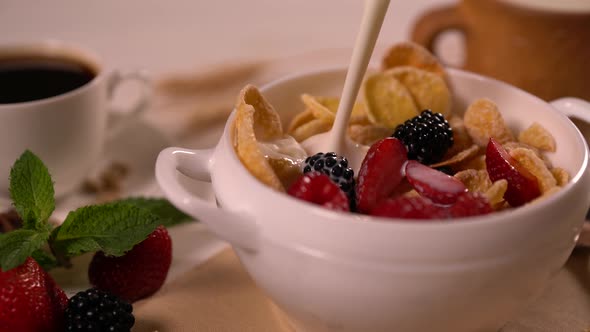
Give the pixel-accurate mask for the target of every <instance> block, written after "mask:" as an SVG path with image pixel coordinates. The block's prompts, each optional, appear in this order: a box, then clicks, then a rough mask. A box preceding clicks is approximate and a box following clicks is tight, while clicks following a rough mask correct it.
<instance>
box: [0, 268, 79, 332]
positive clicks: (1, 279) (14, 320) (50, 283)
mask: <svg viewBox="0 0 590 332" xmlns="http://www.w3.org/2000/svg"><path fill="white" fill-rule="evenodd" d="M67 304H68V298H67V296H66V294H65V293H64V291H63V290H61V289H60V288H59V287H58V286H57V285H56V284H55V281H54V280H53V279H52V278H51V276H50V275H49V274H47V272H45V271H44V270H43V269H42V268H41V266H39V264H37V262H36V261H35V260H34V259H32V258H31V257H29V258H27V260H26V261H25V262H24V263H23V264H21V265H19V266H18V267H15V268H14V269H11V270H8V271H1V270H0V331H18V332H53V331H55V332H58V331H62V330H63V317H64V311H65V309H66V306H67Z"/></svg>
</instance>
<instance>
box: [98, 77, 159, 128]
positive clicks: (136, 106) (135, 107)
mask: <svg viewBox="0 0 590 332" xmlns="http://www.w3.org/2000/svg"><path fill="white" fill-rule="evenodd" d="M128 81H135V82H138V83H139V85H140V88H141V90H140V94H139V97H138V98H137V99H136V100H135V101H134V103H133V104H132V105H130V106H129V107H126V108H113V107H112V106H111V112H110V118H109V122H110V123H109V130H108V134H109V136H114V135H116V134H117V133H118V132H119V130H120V129H122V128H123V127H125V126H126V125H127V123H128V121H129V120H131V119H133V118H135V117H137V116H138V115H139V114H141V113H143V112H144V111H145V110H146V109H147V108H148V106H149V104H150V101H151V98H150V96H151V94H152V85H151V80H150V79H149V77H148V75H147V73H146V72H145V71H142V70H136V71H129V72H121V71H117V70H115V71H113V72H112V73H111V74H110V76H109V78H108V82H107V98H108V100H109V101H112V99H113V96H114V95H115V91H116V90H117V88H118V87H119V86H120V85H121V84H122V83H124V82H128Z"/></svg>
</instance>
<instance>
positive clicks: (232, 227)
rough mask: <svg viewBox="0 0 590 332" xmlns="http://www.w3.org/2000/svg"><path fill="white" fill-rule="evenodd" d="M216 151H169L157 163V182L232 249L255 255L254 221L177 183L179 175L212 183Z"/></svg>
mask: <svg viewBox="0 0 590 332" xmlns="http://www.w3.org/2000/svg"><path fill="white" fill-rule="evenodd" d="M213 151H214V149H209V150H189V149H182V148H177V147H170V148H166V149H164V150H162V151H161V152H160V154H159V155H158V159H157V160H156V179H157V181H158V183H159V185H160V187H161V188H162V190H163V192H164V194H165V195H166V197H167V198H168V199H169V200H170V202H172V204H174V205H175V206H176V207H177V208H178V209H180V210H182V211H183V212H185V213H187V214H188V215H190V216H192V217H194V218H197V219H199V220H200V221H202V222H204V223H205V224H206V225H207V226H208V228H209V229H210V230H211V231H212V232H213V233H214V234H215V235H217V236H218V237H220V238H221V239H223V240H226V241H228V242H229V243H230V244H232V245H233V246H236V247H239V248H242V249H247V250H250V251H256V249H257V248H258V243H259V241H258V236H259V228H258V226H257V224H256V222H255V221H254V219H253V218H252V217H249V216H248V215H247V214H245V213H239V214H237V213H235V212H230V211H227V210H223V209H221V208H218V207H216V206H214V205H213V204H211V203H210V202H207V201H205V200H204V199H202V198H200V197H197V196H195V195H194V194H192V193H190V192H189V191H188V190H186V189H185V188H184V187H183V186H182V185H181V184H180V182H179V180H178V172H180V173H182V174H184V175H186V176H188V177H189V178H191V179H193V180H201V181H211V174H210V171H209V170H210V165H211V162H212V155H213Z"/></svg>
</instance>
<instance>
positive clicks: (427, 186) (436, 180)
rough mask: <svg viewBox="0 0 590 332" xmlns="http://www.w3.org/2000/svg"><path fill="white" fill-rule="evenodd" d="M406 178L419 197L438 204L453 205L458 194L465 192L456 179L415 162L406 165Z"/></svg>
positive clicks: (461, 184)
mask: <svg viewBox="0 0 590 332" xmlns="http://www.w3.org/2000/svg"><path fill="white" fill-rule="evenodd" d="M406 178H407V179H408V182H410V184H411V185H412V187H413V188H414V189H415V190H416V191H417V192H418V193H419V194H420V195H422V196H424V197H428V198H430V199H431V200H432V201H433V202H434V203H438V204H453V203H454V202H455V201H456V200H457V197H458V196H459V195H460V194H462V193H464V192H466V191H467V188H466V187H465V185H464V184H463V182H461V181H459V180H458V179H456V178H454V177H452V176H449V175H447V174H445V173H443V172H440V171H437V170H435V169H434V168H430V167H428V166H426V165H423V164H421V163H419V162H417V161H415V160H410V161H408V162H407V163H406Z"/></svg>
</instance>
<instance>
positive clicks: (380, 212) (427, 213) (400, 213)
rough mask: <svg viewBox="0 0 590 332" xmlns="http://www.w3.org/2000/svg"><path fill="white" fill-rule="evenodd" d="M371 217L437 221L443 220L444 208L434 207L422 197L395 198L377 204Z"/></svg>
mask: <svg viewBox="0 0 590 332" xmlns="http://www.w3.org/2000/svg"><path fill="white" fill-rule="evenodd" d="M371 215H373V216H379V217H389V218H404V219H438V218H445V217H446V214H445V208H444V207H441V206H438V205H435V204H434V203H432V201H431V200H429V199H428V198H425V197H422V196H415V197H406V196H397V197H393V198H388V199H386V200H384V201H382V202H381V203H379V204H378V205H377V206H375V208H373V210H371Z"/></svg>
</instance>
